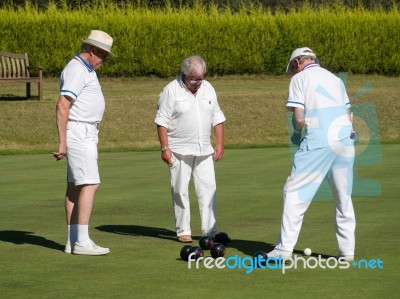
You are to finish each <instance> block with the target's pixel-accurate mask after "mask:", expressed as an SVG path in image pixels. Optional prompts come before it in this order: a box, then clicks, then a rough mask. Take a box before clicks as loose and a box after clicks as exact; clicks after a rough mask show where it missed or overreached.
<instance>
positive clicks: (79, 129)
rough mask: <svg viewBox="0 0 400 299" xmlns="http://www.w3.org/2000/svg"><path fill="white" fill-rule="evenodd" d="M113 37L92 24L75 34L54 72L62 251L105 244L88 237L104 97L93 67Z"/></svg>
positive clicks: (100, 251)
mask: <svg viewBox="0 0 400 299" xmlns="http://www.w3.org/2000/svg"><path fill="white" fill-rule="evenodd" d="M112 43H113V39H112V37H111V36H110V35H108V34H107V33H105V32H103V31H100V30H92V31H91V32H90V35H89V37H88V38H87V39H86V40H82V39H81V44H82V53H80V54H78V55H76V56H75V57H74V58H73V59H72V60H71V61H70V62H69V63H68V64H67V65H66V67H65V68H64V70H63V71H62V73H61V77H60V96H59V98H58V102H57V109H56V121H57V129H58V142H59V143H58V150H57V151H56V152H54V153H53V156H54V157H55V158H56V159H57V161H58V160H61V159H62V158H64V157H67V162H68V163H67V164H68V166H67V191H66V196H65V211H66V218H67V225H68V240H67V244H66V246H65V250H64V251H65V252H66V253H74V254H83V255H104V254H108V253H109V252H110V250H109V249H108V248H103V247H100V246H97V245H96V244H95V243H94V242H93V241H92V240H91V239H90V237H89V220H90V215H91V213H92V207H93V201H94V196H95V193H96V190H97V189H98V187H99V184H100V176H99V170H98V165H97V156H98V153H97V143H98V132H99V124H100V122H101V120H102V118H103V114H104V109H105V101H104V96H103V93H102V91H101V86H100V83H99V80H98V78H97V74H96V70H97V69H99V68H100V67H101V66H102V64H103V63H104V62H105V61H106V60H107V57H108V55H110V54H112V53H111V46H112Z"/></svg>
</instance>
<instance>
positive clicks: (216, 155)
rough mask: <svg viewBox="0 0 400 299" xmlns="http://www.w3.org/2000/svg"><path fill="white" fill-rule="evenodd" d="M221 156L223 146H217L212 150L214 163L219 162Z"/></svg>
mask: <svg viewBox="0 0 400 299" xmlns="http://www.w3.org/2000/svg"><path fill="white" fill-rule="evenodd" d="M223 155H224V146H223V145H218V144H217V145H216V146H215V148H214V161H219V160H221V159H222V157H223Z"/></svg>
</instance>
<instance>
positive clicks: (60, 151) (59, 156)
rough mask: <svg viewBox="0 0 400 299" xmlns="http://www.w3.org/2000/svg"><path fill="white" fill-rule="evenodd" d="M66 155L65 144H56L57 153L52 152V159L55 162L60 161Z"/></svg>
mask: <svg viewBox="0 0 400 299" xmlns="http://www.w3.org/2000/svg"><path fill="white" fill-rule="evenodd" d="M66 155H67V146H66V145H65V144H62V143H59V144H58V151H57V152H53V157H54V158H56V160H57V161H59V160H61V159H62V158H64V157H65V156H66Z"/></svg>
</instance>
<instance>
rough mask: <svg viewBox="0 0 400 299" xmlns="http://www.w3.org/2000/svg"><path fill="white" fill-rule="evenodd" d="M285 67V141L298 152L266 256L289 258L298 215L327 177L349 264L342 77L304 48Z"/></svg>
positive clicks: (350, 144) (351, 241)
mask: <svg viewBox="0 0 400 299" xmlns="http://www.w3.org/2000/svg"><path fill="white" fill-rule="evenodd" d="M286 71H287V72H288V73H291V74H292V75H293V77H292V79H291V81H290V85H289V96H288V100H287V103H286V108H287V109H288V111H292V112H293V118H292V123H293V127H294V133H293V135H292V137H291V141H292V143H293V144H295V145H296V146H298V150H297V152H296V154H295V156H294V159H293V168H292V172H291V174H290V176H289V177H288V178H287V181H286V184H285V187H284V190H283V212H282V223H281V231H280V234H279V237H278V242H277V245H276V247H275V249H274V250H273V251H271V252H269V253H268V257H273V258H279V257H281V258H282V259H290V258H291V257H292V252H293V248H294V246H295V245H296V242H297V239H298V236H299V233H300V229H301V226H302V222H303V217H304V214H305V212H306V211H307V209H308V207H309V205H310V203H311V201H312V199H313V197H314V196H315V194H316V192H317V190H318V188H319V186H320V185H321V184H322V182H323V180H324V178H327V179H328V181H329V184H330V186H331V187H332V190H333V196H334V200H335V208H336V209H335V226H336V238H337V241H338V245H339V253H338V258H341V259H344V260H345V261H347V262H352V261H353V260H354V248H355V235H354V232H355V226H356V220H355V216H354V209H353V204H352V199H351V192H352V185H353V164H354V154H355V152H354V141H355V137H356V134H355V132H354V131H353V127H352V121H351V113H350V101H349V97H348V96H347V93H346V89H345V86H344V84H343V82H342V80H341V79H340V78H338V77H336V76H335V75H334V74H332V73H331V72H329V71H328V70H326V69H324V68H322V67H321V66H320V65H319V63H318V59H317V55H316V54H315V53H314V52H313V51H312V50H311V49H310V48H307V47H304V48H298V49H296V50H295V51H293V53H292V55H291V57H290V60H289V64H288V65H287V69H286ZM302 131H304V138H302Z"/></svg>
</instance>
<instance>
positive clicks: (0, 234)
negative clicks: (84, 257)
mask: <svg viewBox="0 0 400 299" xmlns="http://www.w3.org/2000/svg"><path fill="white" fill-rule="evenodd" d="M0 241H2V242H9V243H14V244H17V245H22V244H31V245H36V246H42V247H46V248H50V249H55V250H64V246H63V245H61V244H58V243H56V242H54V241H51V240H48V239H46V238H44V237H41V236H35V235H33V232H25V231H16V230H5V231H0Z"/></svg>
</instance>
